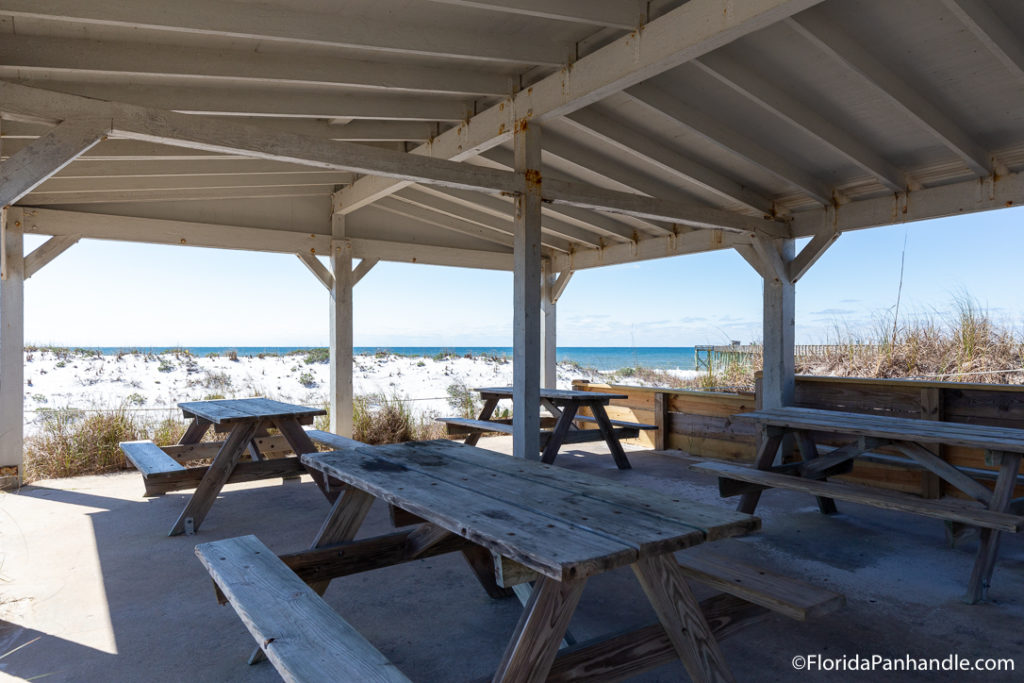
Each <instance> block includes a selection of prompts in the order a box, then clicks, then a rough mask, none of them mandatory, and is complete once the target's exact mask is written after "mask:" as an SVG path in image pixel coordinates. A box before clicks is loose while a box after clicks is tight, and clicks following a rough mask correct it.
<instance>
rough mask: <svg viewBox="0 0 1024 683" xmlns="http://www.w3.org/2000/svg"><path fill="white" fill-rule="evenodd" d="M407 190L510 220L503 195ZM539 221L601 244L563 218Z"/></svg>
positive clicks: (585, 241) (554, 230)
mask: <svg viewBox="0 0 1024 683" xmlns="http://www.w3.org/2000/svg"><path fill="white" fill-rule="evenodd" d="M409 191H412V192H415V194H416V196H417V197H422V196H423V195H428V196H433V197H435V198H437V199H441V200H442V201H448V202H455V203H458V204H460V205H462V206H466V207H471V208H473V209H476V210H479V211H483V212H484V213H487V214H490V215H492V216H494V217H496V218H499V219H501V220H502V221H506V220H507V221H511V218H512V208H513V205H512V203H511V202H510V201H509V200H508V199H506V198H503V197H493V196H490V195H485V194H481V193H479V192H467V191H465V190H447V189H439V188H430V187H426V186H422V185H417V186H414V187H412V188H409ZM542 213H543V212H542ZM541 221H542V228H543V230H544V232H545V233H549V234H556V235H561V236H562V237H564V238H567V239H570V240H572V241H573V242H577V243H581V244H585V245H587V246H591V247H598V246H601V245H602V244H603V240H602V238H601V236H600V235H598V234H596V233H594V232H591V231H589V230H586V229H584V228H581V227H579V226H577V225H574V224H571V223H568V222H566V221H564V220H560V219H559V218H557V217H555V216H552V215H542V218H541ZM508 230H509V234H511V233H512V224H511V222H510V223H509V225H508Z"/></svg>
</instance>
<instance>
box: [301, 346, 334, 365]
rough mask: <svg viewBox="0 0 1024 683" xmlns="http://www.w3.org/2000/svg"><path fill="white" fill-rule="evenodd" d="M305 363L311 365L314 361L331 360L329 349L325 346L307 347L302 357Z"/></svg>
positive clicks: (325, 361)
mask: <svg viewBox="0 0 1024 683" xmlns="http://www.w3.org/2000/svg"><path fill="white" fill-rule="evenodd" d="M302 360H303V361H304V362H305V363H306V365H313V364H315V363H329V362H330V360H331V350H330V349H327V348H315V349H309V350H308V351H306V352H305V356H304V357H303V359H302Z"/></svg>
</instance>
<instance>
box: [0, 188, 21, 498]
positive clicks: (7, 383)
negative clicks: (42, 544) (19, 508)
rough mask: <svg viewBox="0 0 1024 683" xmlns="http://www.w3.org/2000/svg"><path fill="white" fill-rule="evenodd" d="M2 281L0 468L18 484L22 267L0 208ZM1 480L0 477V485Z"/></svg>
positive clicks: (13, 225)
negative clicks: (14, 476)
mask: <svg viewBox="0 0 1024 683" xmlns="http://www.w3.org/2000/svg"><path fill="white" fill-rule="evenodd" d="M0 212H2V213H0V242H2V243H3V250H2V251H3V256H2V258H3V259H4V263H3V264H2V265H3V269H2V270H3V279H2V280H0V467H17V468H18V476H17V482H16V483H17V484H20V483H21V474H22V470H21V466H22V458H23V452H24V437H25V434H24V429H25V427H24V422H25V415H24V403H23V400H22V393H23V391H24V390H23V387H24V385H25V359H24V347H25V265H24V258H23V256H24V253H23V250H24V244H23V239H22V236H23V228H24V226H23V225H22V224H21V222H20V221H11V222H10V223H7V221H6V218H7V209H6V208H0ZM3 481H4V478H3V477H0V482H3Z"/></svg>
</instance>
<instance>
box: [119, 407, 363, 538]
mask: <svg viewBox="0 0 1024 683" xmlns="http://www.w3.org/2000/svg"><path fill="white" fill-rule="evenodd" d="M178 407H179V408H181V411H182V413H183V414H184V416H185V418H186V419H191V422H190V423H189V425H188V427H187V428H186V430H185V433H184V435H183V436H182V437H181V439H180V440H179V441H178V445H177V446H171V447H168V448H167V449H162V448H160V447H159V446H157V445H155V444H154V443H153V442H152V441H126V442H123V443H122V444H121V449H122V450H123V451H124V453H125V456H126V457H127V458H128V459H129V460H130V461H131V462H132V464H134V465H135V467H136V468H137V469H138V470H139V471H141V472H142V476H143V481H144V483H145V486H146V494H147V495H161V494H163V493H165V492H167V491H175V490H180V489H188V488H195V493H193V494H192V497H191V498H190V499H189V501H188V504H187V505H186V506H185V509H184V510H183V511H182V513H181V515H180V516H179V517H178V520H177V521H176V522H175V523H174V526H173V527H172V528H171V531H170V534H169V535H170V536H176V535H178V534H183V533H184V534H192V533H194V532H196V531H198V530H199V526H200V525H201V524H202V522H203V519H204V518H205V517H206V514H207V513H208V512H209V511H210V507H211V506H212V505H213V502H214V500H216V498H217V495H218V494H219V493H220V490H221V489H222V488H224V485H225V484H227V483H229V482H242V481H257V480H262V479H272V478H276V477H294V476H297V475H299V474H302V473H305V472H309V473H310V474H311V475H312V476H313V479H314V481H316V483H317V485H318V486H319V487H320V488H321V490H322V491H323V492H324V495H325V496H327V498H328V500H330V501H331V502H333V501H334V500H335V499H336V498H337V496H338V493H339V489H338V487H337V486H335V487H333V488H332V487H331V486H329V483H328V482H326V481H325V480H324V477H323V475H322V474H321V473H320V472H319V471H318V470H309V469H308V468H307V467H306V466H305V465H303V463H302V462H301V461H300V460H299V458H298V457H280V456H282V455H284V454H285V453H286V452H287V451H291V452H292V453H294V454H295V455H296V456H297V455H300V454H303V453H315V452H316V450H317V449H316V446H315V445H314V444H313V441H314V439H316V440H318V441H320V442H322V443H328V444H330V445H331V446H332V447H333V448H340V447H344V446H347V445H349V444H355V443H357V442H355V441H352V440H351V439H345V438H344V437H340V436H337V435H335V434H330V433H328V432H322V431H316V430H310V431H307V430H304V429H303V428H302V425H304V424H306V425H308V424H312V422H313V418H315V417H316V416H317V415H324V414H325V413H326V411H325V410H323V409H322V408H308V407H305V406H299V405H292V404H289V403H282V402H280V401H273V400H271V399H267V398H241V399H222V400H213V401H192V402H187V403H179V404H178ZM268 427H276V428H277V430H278V431H279V432H280V436H277V437H269V436H268V435H267V433H266V430H267V428H268ZM211 428H213V429H214V430H215V431H218V432H227V433H228V435H227V438H225V439H224V441H222V442H219V443H216V444H203V443H201V441H202V439H203V437H204V436H205V435H206V433H207V432H208V431H209V430H210V429H211ZM210 447H214V448H216V450H215V451H213V450H211V448H210ZM263 449H267V450H270V451H272V452H271V453H264V452H263ZM190 451H198V454H199V455H202V454H209V455H213V463H212V464H211V465H210V466H208V467H185V466H183V465H182V464H181V463H180V462H179V459H183V458H187V457H189V456H193V457H194V456H195V455H197V453H195V452H190ZM214 453H215V455H214ZM246 453H248V457H249V460H248V461H247V462H242V458H243V455H245V454H246ZM268 456H271V457H268Z"/></svg>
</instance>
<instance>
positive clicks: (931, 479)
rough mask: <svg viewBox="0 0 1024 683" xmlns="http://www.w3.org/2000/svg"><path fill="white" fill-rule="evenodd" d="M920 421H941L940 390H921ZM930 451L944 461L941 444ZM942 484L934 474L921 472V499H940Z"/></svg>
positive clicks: (937, 388)
mask: <svg viewBox="0 0 1024 683" xmlns="http://www.w3.org/2000/svg"><path fill="white" fill-rule="evenodd" d="M921 419H922V420H942V389H940V388H939V387H924V388H923V389H921ZM932 450H933V451H934V452H935V455H937V456H939V457H940V458H942V459H943V460H945V459H946V457H945V450H946V449H945V447H944V446H943V445H942V444H938V445H936V446H933V447H932ZM944 484H945V482H943V481H942V478H941V477H939V475H937V474H935V473H934V472H923V473H922V474H921V497H922V498H941V497H942V494H943V489H944V488H945V486H944Z"/></svg>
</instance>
